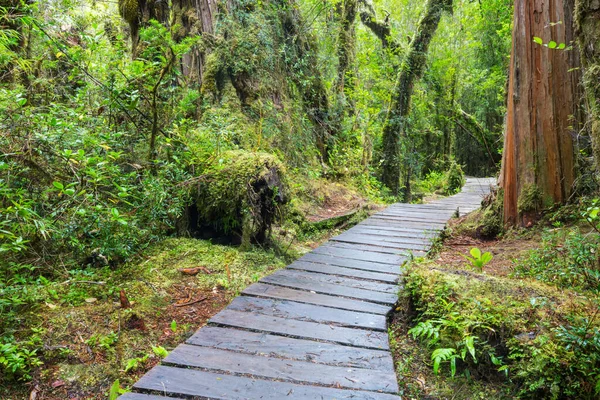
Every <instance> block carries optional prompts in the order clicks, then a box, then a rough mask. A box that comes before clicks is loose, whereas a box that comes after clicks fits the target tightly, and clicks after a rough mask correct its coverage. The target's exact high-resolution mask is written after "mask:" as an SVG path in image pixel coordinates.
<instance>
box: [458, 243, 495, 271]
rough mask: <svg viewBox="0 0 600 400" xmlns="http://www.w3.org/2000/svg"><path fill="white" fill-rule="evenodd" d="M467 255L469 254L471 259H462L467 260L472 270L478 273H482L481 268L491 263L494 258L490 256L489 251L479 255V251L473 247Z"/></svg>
mask: <svg viewBox="0 0 600 400" xmlns="http://www.w3.org/2000/svg"><path fill="white" fill-rule="evenodd" d="M469 253H470V254H471V257H469V256H464V257H465V258H466V259H467V260H469V262H470V263H471V265H472V266H473V267H474V268H476V269H477V270H478V271H479V272H481V271H483V267H485V266H486V264H487V263H489V262H490V261H492V258H494V256H492V253H490V252H489V251H486V252H485V253H481V250H479V249H478V248H477V247H473V248H472V249H471V251H469Z"/></svg>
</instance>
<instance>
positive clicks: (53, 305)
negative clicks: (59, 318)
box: [46, 303, 58, 310]
mask: <svg viewBox="0 0 600 400" xmlns="http://www.w3.org/2000/svg"><path fill="white" fill-rule="evenodd" d="M46 305H47V306H48V308H49V309H51V310H54V309H55V308H56V307H58V306H57V305H56V304H52V303H46Z"/></svg>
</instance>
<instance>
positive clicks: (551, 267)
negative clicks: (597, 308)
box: [514, 227, 600, 294]
mask: <svg viewBox="0 0 600 400" xmlns="http://www.w3.org/2000/svg"><path fill="white" fill-rule="evenodd" d="M599 245H600V235H598V234H596V233H582V232H581V230H580V229H579V228H576V227H575V228H568V229H562V230H557V231H549V232H545V233H544V234H543V236H542V242H541V246H540V248H539V249H535V250H533V251H532V252H531V253H530V254H529V256H528V257H527V258H525V259H523V260H519V261H517V263H516V265H515V269H514V274H515V276H517V277H532V278H535V279H537V280H540V281H542V282H546V283H548V284H551V285H556V286H558V287H561V288H570V289H575V290H579V291H587V290H589V291H592V292H594V293H597V294H600V270H599V269H598V246H599Z"/></svg>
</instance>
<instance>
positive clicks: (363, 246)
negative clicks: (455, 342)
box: [119, 178, 493, 400]
mask: <svg viewBox="0 0 600 400" xmlns="http://www.w3.org/2000/svg"><path fill="white" fill-rule="evenodd" d="M492 183H493V181H492V180H491V179H476V178H468V179H467V183H466V185H465V186H464V187H463V190H462V192H461V193H459V194H457V195H455V196H452V197H447V198H444V199H440V200H436V201H433V202H431V203H428V204H400V203H399V204H394V205H391V206H390V207H388V208H387V209H385V210H383V211H381V212H379V213H377V214H375V215H373V216H371V217H370V218H368V219H366V220H365V221H363V222H361V223H360V224H358V225H356V226H354V227H353V228H351V229H349V230H347V231H346V232H344V233H342V234H340V235H339V236H336V237H334V238H332V239H331V240H330V241H329V242H327V243H325V244H323V245H322V246H320V247H318V248H317V249H315V250H313V251H311V252H310V253H308V254H306V255H304V256H303V257H302V258H300V259H299V260H297V261H295V262H294V263H292V264H290V265H289V266H287V267H286V268H284V269H282V270H279V271H277V272H275V273H273V274H272V275H269V276H267V277H265V278H263V279H262V280H261V281H260V282H258V283H255V284H253V285H251V286H249V287H248V288H247V289H246V290H244V292H243V293H242V294H241V296H239V297H237V298H235V299H234V300H233V301H232V302H231V304H230V305H229V306H228V307H227V308H226V309H224V310H223V311H221V312H220V313H218V314H217V315H215V316H214V317H213V318H211V319H210V320H209V322H208V324H207V326H205V327H203V328H201V329H199V330H198V331H197V332H196V333H195V334H194V335H193V336H192V337H191V338H189V339H188V340H187V341H186V343H184V344H181V345H179V346H178V347H177V348H176V349H175V350H173V351H172V352H171V353H170V354H169V356H168V357H167V358H165V359H164V361H163V363H162V365H159V366H157V367H154V368H153V369H152V370H150V371H149V372H148V373H147V374H146V375H144V376H143V377H142V378H141V379H140V380H139V381H138V382H137V383H136V384H135V385H134V391H135V393H128V394H125V395H123V396H121V397H119V399H121V400H167V399H170V398H195V399H270V400H281V399H290V400H292V399H310V400H313V399H323V400H330V399H353V400H359V399H360V400H386V399H396V400H397V399H398V396H397V392H398V390H399V389H398V384H397V382H396V374H395V372H394V364H393V361H392V356H391V353H390V349H389V342H388V334H387V324H386V322H387V321H386V316H387V314H388V313H389V311H390V310H391V309H392V307H393V305H394V304H395V303H396V300H397V293H398V290H399V286H398V278H399V275H400V265H401V264H402V263H403V262H404V261H405V260H406V259H407V258H408V257H409V253H411V252H412V253H413V254H414V255H423V254H425V253H426V252H427V251H428V250H429V248H430V245H431V240H432V238H435V237H436V236H437V235H438V233H439V232H440V231H441V230H442V229H444V226H445V224H446V222H447V221H448V219H450V218H451V217H452V216H453V215H455V214H456V212H457V209H458V211H459V213H460V215H463V214H465V213H467V212H470V211H473V210H475V209H476V208H478V207H479V204H480V203H481V199H482V196H483V195H485V194H487V193H488V192H489V190H490V185H491V184H492Z"/></svg>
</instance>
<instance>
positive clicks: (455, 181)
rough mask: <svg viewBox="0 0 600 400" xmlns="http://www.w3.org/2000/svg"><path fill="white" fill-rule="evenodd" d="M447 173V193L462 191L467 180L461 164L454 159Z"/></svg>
mask: <svg viewBox="0 0 600 400" xmlns="http://www.w3.org/2000/svg"><path fill="white" fill-rule="evenodd" d="M446 174H447V177H446V183H445V185H444V192H445V194H449V195H450V194H456V193H458V192H460V190H461V189H462V187H463V186H464V185H465V182H466V181H465V174H464V173H463V170H462V168H461V166H460V165H459V164H457V163H456V162H455V161H452V163H451V164H450V168H449V169H448V172H447V173H446Z"/></svg>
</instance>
